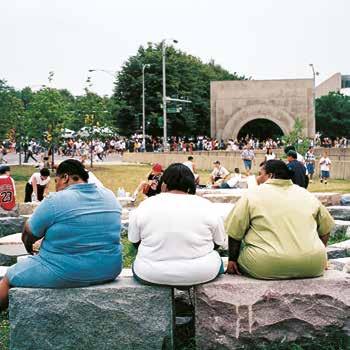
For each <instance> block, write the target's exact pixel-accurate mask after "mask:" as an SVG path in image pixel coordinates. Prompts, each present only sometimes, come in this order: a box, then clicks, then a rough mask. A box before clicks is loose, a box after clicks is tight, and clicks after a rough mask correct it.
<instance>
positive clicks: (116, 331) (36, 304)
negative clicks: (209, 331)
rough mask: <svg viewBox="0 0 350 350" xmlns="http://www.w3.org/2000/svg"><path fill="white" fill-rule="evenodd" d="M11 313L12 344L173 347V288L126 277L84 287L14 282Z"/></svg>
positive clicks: (25, 347) (17, 347) (14, 349)
mask: <svg viewBox="0 0 350 350" xmlns="http://www.w3.org/2000/svg"><path fill="white" fill-rule="evenodd" d="M9 315H10V317H9V318H10V324H11V328H10V349H11V350H29V349H36V350H54V349H55V350H56V349H115V350H119V349H120V350H125V349H134V350H141V349H159V350H160V349H162V348H163V344H167V345H168V346H167V348H168V349H169V348H171V339H172V334H173V305H172V289H171V288H167V287H157V286H145V285H141V284H139V283H137V282H136V281H135V280H134V279H133V278H130V277H118V278H117V279H116V280H115V281H114V282H112V283H108V284H104V285H97V286H91V287H88V288H69V289H34V288H12V289H11V291H10V304H9ZM33 315H35V317H33Z"/></svg>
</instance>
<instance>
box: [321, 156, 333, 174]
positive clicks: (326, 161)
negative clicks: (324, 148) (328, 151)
mask: <svg viewBox="0 0 350 350" xmlns="http://www.w3.org/2000/svg"><path fill="white" fill-rule="evenodd" d="M331 164H332V162H331V160H330V159H329V158H328V157H326V158H325V157H322V158H321V159H320V165H321V171H329V166H330V165H331Z"/></svg>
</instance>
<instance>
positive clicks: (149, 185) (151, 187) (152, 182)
mask: <svg viewBox="0 0 350 350" xmlns="http://www.w3.org/2000/svg"><path fill="white" fill-rule="evenodd" d="M162 175H163V167H162V166H161V165H160V164H158V163H156V164H154V165H153V167H152V170H151V172H150V173H149V174H148V176H147V181H141V183H140V184H139V185H138V186H137V188H136V190H135V191H134V193H133V195H132V199H133V201H135V200H136V198H137V196H138V194H139V192H142V193H143V194H144V195H145V196H146V197H152V196H155V195H156V194H158V193H160V180H161V178H162Z"/></svg>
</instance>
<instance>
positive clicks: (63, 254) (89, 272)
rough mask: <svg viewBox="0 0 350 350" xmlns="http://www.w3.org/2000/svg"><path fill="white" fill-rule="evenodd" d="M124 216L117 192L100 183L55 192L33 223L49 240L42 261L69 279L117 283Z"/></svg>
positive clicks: (35, 230) (39, 259)
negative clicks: (121, 221) (98, 185)
mask: <svg viewBox="0 0 350 350" xmlns="http://www.w3.org/2000/svg"><path fill="white" fill-rule="evenodd" d="M120 215H121V207H120V204H119V203H118V201H117V199H116V197H115V196H114V194H113V193H112V192H111V191H110V190H108V189H106V188H100V187H96V185H95V184H85V183H84V184H76V185H71V186H69V187H68V188H66V189H65V190H63V191H60V192H57V193H53V194H50V196H49V197H47V198H46V199H44V201H43V202H42V203H41V204H40V206H39V207H38V208H37V209H36V211H35V212H34V214H33V215H32V217H31V218H30V220H29V227H30V229H31V231H32V233H33V235H34V236H36V237H44V240H43V242H42V245H41V248H40V252H39V255H37V256H35V257H34V258H35V260H36V263H37V262H40V263H41V265H44V266H45V269H46V268H47V269H48V270H50V271H52V272H53V273H54V274H55V275H57V276H59V278H61V279H63V280H66V281H72V282H82V283H98V282H103V281H107V280H111V279H114V278H115V277H116V276H117V275H118V274H119V273H120V271H121V269H122V251H121V245H120V226H121V225H120ZM26 260H28V262H27V261H26ZM26 260H24V261H23V263H26V262H27V263H28V264H30V263H31V261H32V260H33V259H26ZM29 267H30V266H28V268H29ZM14 268H15V266H14ZM26 270H27V269H26ZM29 270H30V269H29ZM14 272H15V271H14ZM11 273H12V272H11V271H10V275H11ZM23 277H25V276H23ZM49 287H50V286H49Z"/></svg>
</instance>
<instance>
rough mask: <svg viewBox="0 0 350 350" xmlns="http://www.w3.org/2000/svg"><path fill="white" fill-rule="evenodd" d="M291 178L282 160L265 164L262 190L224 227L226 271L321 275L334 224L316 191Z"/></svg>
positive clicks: (249, 197)
mask: <svg viewBox="0 0 350 350" xmlns="http://www.w3.org/2000/svg"><path fill="white" fill-rule="evenodd" d="M290 178H291V172H290V170H289V169H288V167H287V166H286V164H285V163H284V162H282V161H280V160H270V161H268V162H266V163H263V164H262V165H261V167H260V171H259V176H258V177H257V182H258V184H259V185H260V186H258V187H256V188H255V189H253V190H250V191H248V192H247V193H246V194H245V195H244V196H242V198H241V199H240V200H239V201H238V202H237V204H236V206H235V208H234V209H233V210H232V212H231V213H230V214H229V216H228V218H227V220H226V223H225V225H226V232H227V234H228V236H229V241H228V242H229V262H228V267H227V273H231V274H235V273H236V274H241V273H243V274H246V275H249V276H251V277H254V278H258V279H289V278H306V277H317V276H321V275H322V274H323V272H324V269H325V267H326V263H327V255H326V249H325V247H326V245H327V242H328V238H329V233H330V231H331V229H332V227H333V225H334V220H333V218H332V217H331V215H330V214H329V212H328V211H327V209H326V208H325V207H324V206H323V205H322V204H321V203H320V201H319V200H318V199H317V198H316V197H315V196H314V195H313V194H312V193H309V192H308V191H307V190H306V189H304V188H302V187H299V186H297V185H293V183H292V181H291V180H290ZM242 242H243V244H241V243H242Z"/></svg>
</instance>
